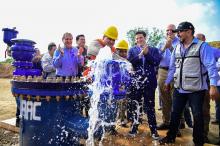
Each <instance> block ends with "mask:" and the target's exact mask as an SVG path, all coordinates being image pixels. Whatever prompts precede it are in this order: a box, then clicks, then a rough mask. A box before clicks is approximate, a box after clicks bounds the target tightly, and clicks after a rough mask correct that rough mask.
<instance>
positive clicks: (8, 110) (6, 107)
mask: <svg viewBox="0 0 220 146" xmlns="http://www.w3.org/2000/svg"><path fill="white" fill-rule="evenodd" d="M15 110H16V103H15V99H14V97H13V96H12V94H11V84H10V79H3V78H0V120H1V121H2V120H5V119H8V118H12V117H14V116H15Z"/></svg>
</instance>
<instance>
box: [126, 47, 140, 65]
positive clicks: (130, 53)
mask: <svg viewBox="0 0 220 146" xmlns="http://www.w3.org/2000/svg"><path fill="white" fill-rule="evenodd" d="M134 49H136V48H131V49H129V51H128V61H129V62H131V64H132V65H134V64H140V63H142V58H140V57H139V56H138V54H135V53H134V51H133V50H134Z"/></svg>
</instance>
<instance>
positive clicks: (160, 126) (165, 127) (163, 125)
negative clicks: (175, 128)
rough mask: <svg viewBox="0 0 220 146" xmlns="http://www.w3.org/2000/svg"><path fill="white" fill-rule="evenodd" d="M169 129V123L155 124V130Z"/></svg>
mask: <svg viewBox="0 0 220 146" xmlns="http://www.w3.org/2000/svg"><path fill="white" fill-rule="evenodd" d="M168 129H169V125H167V124H165V123H162V124H160V125H159V126H157V130H168Z"/></svg>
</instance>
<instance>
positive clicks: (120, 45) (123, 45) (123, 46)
mask: <svg viewBox="0 0 220 146" xmlns="http://www.w3.org/2000/svg"><path fill="white" fill-rule="evenodd" d="M116 48H117V49H121V50H122V49H123V50H128V43H127V41H125V40H121V41H119V42H118V44H117V45H116Z"/></svg>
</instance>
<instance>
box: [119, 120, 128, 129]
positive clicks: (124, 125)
mask: <svg viewBox="0 0 220 146" xmlns="http://www.w3.org/2000/svg"><path fill="white" fill-rule="evenodd" d="M126 123H127V122H124V121H122V122H121V123H120V126H121V127H124V128H128V125H127V124H126Z"/></svg>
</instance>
